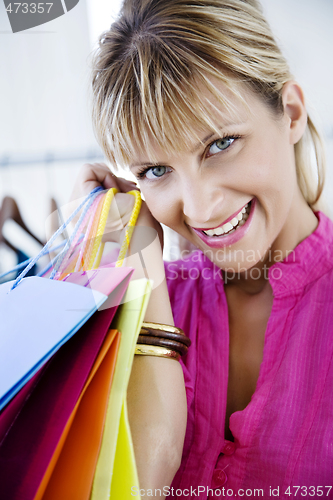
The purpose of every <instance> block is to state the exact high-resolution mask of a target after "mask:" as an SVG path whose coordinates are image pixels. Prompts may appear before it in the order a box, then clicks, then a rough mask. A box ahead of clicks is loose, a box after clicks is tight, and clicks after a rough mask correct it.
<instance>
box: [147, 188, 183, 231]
mask: <svg viewBox="0 0 333 500" xmlns="http://www.w3.org/2000/svg"><path fill="white" fill-rule="evenodd" d="M142 193H143V196H144V198H145V200H146V203H147V206H148V208H149V210H150V212H151V214H152V215H153V217H154V218H155V219H156V220H157V221H158V222H160V223H162V224H165V225H166V226H172V225H174V223H175V219H176V215H175V207H174V204H173V203H172V200H171V199H170V196H169V195H168V191H167V190H165V191H163V190H159V191H158V192H156V193H152V192H151V191H150V190H148V189H147V190H146V192H145V190H142Z"/></svg>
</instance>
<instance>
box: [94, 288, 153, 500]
mask: <svg viewBox="0 0 333 500" xmlns="http://www.w3.org/2000/svg"><path fill="white" fill-rule="evenodd" d="M151 288H152V284H151V282H150V281H148V280H146V279H141V280H135V281H132V282H131V283H130V285H129V288H128V290H127V292H126V295H125V300H124V303H123V304H122V305H121V306H120V307H119V309H118V311H117V314H116V316H115V318H114V320H113V322H112V327H113V328H116V329H117V330H119V331H120V332H121V335H122V336H121V341H120V346H119V353H118V357H117V362H116V368H115V374H114V379H113V383H112V388H111V393H110V398H109V403H108V409H107V414H106V422H105V428H104V433H103V440H102V445H101V450H100V453H99V457H98V462H97V466H96V472H95V477H94V482H93V488H92V493H91V500H109V498H112V499H113V500H126V499H128V498H131V487H132V486H134V487H138V477H137V471H136V465H135V458H134V451H133V444H132V439H131V434H130V429H129V424H128V419H127V409H126V390H127V385H128V381H129V376H130V373H131V366H132V362H133V358H134V350H135V344H136V341H137V337H138V335H139V332H140V328H141V324H142V321H143V318H144V314H145V311H146V308H147V304H148V300H149V295H150V292H151ZM123 446H124V447H123ZM114 471H117V473H114Z"/></svg>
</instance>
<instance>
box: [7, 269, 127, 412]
mask: <svg viewBox="0 0 333 500" xmlns="http://www.w3.org/2000/svg"><path fill="white" fill-rule="evenodd" d="M131 273H132V270H131V269H129V268H119V269H115V268H104V269H99V270H94V271H88V272H81V273H75V275H74V276H72V277H70V276H69V277H68V280H67V281H66V282H63V281H54V280H48V279H45V278H39V277H29V278H26V279H24V280H23V281H22V282H21V283H20V284H19V286H17V287H16V288H15V289H14V290H12V291H10V288H11V286H12V283H13V282H8V283H4V284H2V285H0V332H1V333H0V409H2V408H3V407H4V406H5V405H6V404H7V403H8V401H10V399H11V398H12V397H13V396H14V395H15V394H16V393H17V392H18V391H19V390H20V389H21V388H22V387H23V386H24V384H25V383H26V382H27V381H28V380H29V379H30V378H31V377H32V376H33V375H34V374H35V373H36V372H37V371H38V370H39V368H40V367H41V366H42V365H43V364H44V363H45V362H46V361H47V360H48V359H49V358H50V357H51V356H52V355H53V354H54V353H55V352H56V351H57V350H58V349H59V348H60V347H61V345H63V344H64V343H65V342H66V341H67V340H69V338H70V337H71V336H73V335H74V333H76V332H77V331H78V330H79V328H80V327H81V326H82V325H83V324H84V323H85V322H86V321H87V319H88V318H89V317H90V316H91V315H92V314H93V313H94V312H95V311H96V310H97V309H98V308H100V306H101V305H102V304H103V303H104V302H106V301H107V306H106V307H111V306H112V304H113V305H114V304H117V303H119V302H120V298H119V293H120V294H121V292H122V293H124V290H125V289H126V286H127V282H128V279H129V277H130V274H131ZM75 282H77V283H78V284H74V283H75ZM78 285H80V286H78ZM99 290H102V291H103V293H101V291H99ZM111 292H114V293H113V294H112V293H111ZM109 295H110V298H109V299H108V296H109Z"/></svg>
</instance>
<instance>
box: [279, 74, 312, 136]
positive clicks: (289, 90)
mask: <svg viewBox="0 0 333 500" xmlns="http://www.w3.org/2000/svg"><path fill="white" fill-rule="evenodd" d="M282 102H283V108H284V114H285V117H287V118H288V122H289V138H290V144H296V143H297V142H298V141H299V140H300V139H301V137H302V135H303V134H304V132H305V129H306V125H307V122H308V115H307V111H306V108H305V102H304V94H303V90H302V88H301V87H300V86H299V84H298V83H297V82H294V81H289V82H287V83H285V84H284V86H283V90H282Z"/></svg>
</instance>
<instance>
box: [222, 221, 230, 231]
mask: <svg viewBox="0 0 333 500" xmlns="http://www.w3.org/2000/svg"><path fill="white" fill-rule="evenodd" d="M222 228H223V231H224V232H225V233H227V232H228V231H231V229H232V228H233V225H232V224H230V222H227V223H226V224H223V226H222Z"/></svg>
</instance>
